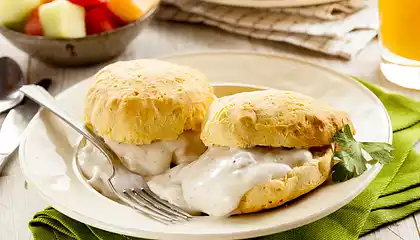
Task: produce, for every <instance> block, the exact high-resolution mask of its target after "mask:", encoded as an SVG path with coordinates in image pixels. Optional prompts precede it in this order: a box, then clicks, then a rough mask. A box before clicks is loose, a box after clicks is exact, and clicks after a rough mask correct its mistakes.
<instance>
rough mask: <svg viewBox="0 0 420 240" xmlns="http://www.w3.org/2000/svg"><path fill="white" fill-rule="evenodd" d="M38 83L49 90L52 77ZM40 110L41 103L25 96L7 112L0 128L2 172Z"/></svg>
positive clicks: (0, 168) (0, 164)
mask: <svg viewBox="0 0 420 240" xmlns="http://www.w3.org/2000/svg"><path fill="white" fill-rule="evenodd" d="M37 85H39V86H42V87H44V88H45V89H47V90H48V88H49V86H50V85H51V79H43V80H41V81H40V82H39V83H38V84H37ZM38 110H39V105H38V104H36V103H35V102H33V101H32V100H30V99H29V98H26V97H25V98H24V100H23V102H22V104H21V105H19V106H17V107H15V108H14V109H12V110H10V112H9V113H8V114H7V116H6V118H5V119H4V122H3V125H2V126H1V128H0V173H1V172H2V171H3V169H4V167H5V166H6V164H7V162H8V160H9V158H10V155H12V153H13V152H14V151H15V150H16V149H17V148H18V147H19V143H20V140H21V138H22V136H23V133H24V132H25V129H26V127H27V126H28V124H29V122H30V121H31V119H32V118H33V117H34V116H35V114H36V113H37V112H38Z"/></svg>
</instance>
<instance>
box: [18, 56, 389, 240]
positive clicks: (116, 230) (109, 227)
mask: <svg viewBox="0 0 420 240" xmlns="http://www.w3.org/2000/svg"><path fill="white" fill-rule="evenodd" d="M209 54H210V55H219V54H245V55H258V56H263V57H264V56H265V57H267V56H269V57H274V58H283V59H287V60H291V61H297V62H299V63H301V64H307V65H311V66H313V67H316V68H321V69H322V70H324V71H327V72H330V73H332V74H334V75H337V76H339V77H340V78H343V79H346V80H347V81H350V82H351V83H352V84H354V85H355V86H356V87H358V88H360V89H362V90H363V91H364V92H365V93H366V94H367V95H369V96H370V98H372V99H373V100H374V101H375V102H376V103H377V104H378V106H380V107H381V109H382V111H383V113H385V116H386V118H387V123H388V142H389V143H391V142H392V125H391V120H390V117H389V114H388V112H387V111H386V108H385V106H384V105H383V103H382V102H381V101H380V100H379V98H378V97H376V95H375V94H374V93H373V92H371V91H370V90H369V89H368V88H367V87H365V86H364V85H363V84H361V83H360V82H358V81H356V80H355V79H353V78H351V77H349V76H347V75H345V74H341V73H339V72H337V71H335V70H333V69H330V68H328V67H325V66H321V65H318V64H315V63H312V62H310V61H306V60H302V59H298V58H296V57H291V56H285V55H283V54H274V53H261V52H254V51H240V50H233V51H232V50H219V51H195V52H186V53H180V54H172V55H165V56H160V57H156V58H157V59H161V60H169V61H170V59H171V58H179V57H188V56H194V55H209ZM89 78H90V77H88V78H86V79H84V80H81V81H80V82H78V83H76V84H74V85H72V86H70V87H69V88H67V89H65V90H63V91H62V92H60V93H59V94H57V95H56V96H55V97H56V98H57V99H61V97H62V95H63V94H65V93H66V92H68V91H72V90H73V89H75V88H77V87H78V85H79V84H81V83H82V82H84V81H86V80H88V79H89ZM212 85H219V86H220V85H230V86H232V85H238V86H247V87H257V88H269V87H267V86H261V85H254V84H244V83H229V82H213V83H212ZM42 111H46V110H45V109H41V110H40V111H39V112H38V113H37V114H36V115H35V117H34V118H33V119H32V120H31V122H30V123H29V124H28V126H27V129H28V131H26V133H25V136H24V137H23V138H22V141H21V145H20V146H19V152H18V154H19V166H20V169H21V171H22V172H23V175H24V177H25V179H26V180H27V181H28V182H29V183H30V184H31V185H32V187H34V188H35V189H36V192H37V194H38V195H39V196H41V197H42V198H43V199H44V200H45V201H46V202H47V203H48V204H49V205H50V206H52V207H54V208H55V209H57V210H58V211H60V212H62V213H63V214H65V215H67V216H68V217H70V218H73V219H75V220H77V221H80V222H83V223H85V222H89V224H88V225H91V226H93V227H97V228H99V229H103V230H105V231H112V232H114V233H118V234H124V235H129V236H134V237H139V236H138V233H139V232H142V233H143V234H144V235H143V236H142V237H143V238H144V237H150V238H152V239H155V238H156V237H157V236H156V234H159V235H160V236H166V237H169V236H174V235H177V236H186V237H195V236H197V237H199V236H202V235H200V234H185V233H164V232H152V231H143V230H139V229H137V230H136V231H132V230H130V228H119V227H118V228H115V227H114V226H113V225H110V224H108V223H106V222H102V221H101V220H97V219H93V218H90V217H88V216H85V215H83V214H80V213H78V212H76V211H74V210H72V209H70V208H67V207H66V206H64V205H63V206H62V205H61V204H59V203H56V202H55V201H51V198H50V197H48V196H46V195H45V194H44V193H43V192H42V191H41V189H40V188H39V187H38V186H37V185H36V184H34V183H33V182H32V181H31V179H30V178H29V177H28V174H27V172H26V171H25V168H24V166H23V165H24V164H23V162H24V161H23V159H24V158H25V157H26V156H25V153H24V149H25V148H26V147H25V145H26V142H27V136H28V135H29V134H30V132H32V131H33V125H34V124H36V121H37V120H39V118H40V113H41V112H42ZM373 167H374V168H375V169H373V170H372V171H374V172H373V173H372V174H371V175H370V176H369V178H367V180H366V181H365V182H366V184H365V185H366V186H363V187H362V188H360V189H358V190H357V191H354V192H353V194H350V195H351V196H349V197H348V198H346V199H343V201H342V202H341V203H340V204H337V205H335V206H334V207H333V208H328V209H324V211H321V212H318V213H317V214H313V215H311V216H308V217H307V218H305V220H302V221H301V222H297V223H296V222H295V223H294V224H293V225H286V227H284V225H283V227H282V228H283V230H282V231H281V232H283V231H287V230H290V229H294V228H298V227H301V226H303V225H306V224H309V223H312V222H314V221H317V220H319V219H321V218H323V217H326V216H328V215H329V214H331V213H333V212H335V211H337V210H338V209H340V208H342V207H343V206H344V205H346V204H347V203H349V202H350V201H351V200H353V199H354V198H355V197H357V196H358V195H359V194H360V193H361V192H362V191H363V190H365V189H366V187H367V186H368V185H369V184H370V183H371V182H372V181H373V179H374V178H375V177H376V176H377V174H378V173H379V171H380V170H381V168H382V165H380V164H379V163H377V164H375V165H373ZM57 206H58V207H57ZM85 224H86V223H85ZM277 229H278V226H273V227H270V228H264V229H257V230H249V231H242V232H240V233H235V235H236V236H238V237H240V238H242V237H243V238H249V237H258V236H265V235H270V234H274V233H279V232H278V230H277ZM228 236H231V235H229V234H225V233H216V234H206V236H205V238H206V239H210V238H211V239H212V238H226V237H228ZM235 239H236V238H235Z"/></svg>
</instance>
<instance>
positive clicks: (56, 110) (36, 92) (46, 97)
mask: <svg viewBox="0 0 420 240" xmlns="http://www.w3.org/2000/svg"><path fill="white" fill-rule="evenodd" d="M19 91H21V92H22V93H24V94H25V95H26V96H27V97H28V98H30V99H32V100H33V101H34V102H36V103H38V104H39V105H41V106H43V107H44V108H46V109H48V110H50V111H51V112H52V113H53V114H55V115H56V116H57V117H59V118H61V119H62V120H63V121H64V122H66V123H67V124H68V125H69V126H70V127H72V128H73V129H74V130H76V131H77V132H79V133H80V134H82V135H83V136H84V137H85V138H86V139H87V140H88V141H90V142H91V143H92V144H93V145H94V146H96V147H97V148H98V149H99V150H100V151H101V152H102V153H104V154H105V156H114V155H115V153H114V152H113V151H112V150H110V149H109V147H108V145H106V144H105V142H104V141H103V140H102V139H100V138H99V137H97V136H96V135H95V134H94V133H93V132H92V131H91V130H90V129H88V128H86V126H85V125H84V124H83V123H82V122H80V121H78V120H75V119H74V118H72V117H70V115H69V114H68V113H67V112H66V111H64V110H63V109H62V108H61V107H60V106H59V105H58V103H57V100H55V99H54V97H53V96H51V95H50V94H49V93H48V92H47V91H46V90H45V89H44V88H42V87H40V86H37V85H24V86H22V87H21V88H20V90H19ZM116 159H117V158H116ZM108 161H111V159H108ZM111 163H112V161H111Z"/></svg>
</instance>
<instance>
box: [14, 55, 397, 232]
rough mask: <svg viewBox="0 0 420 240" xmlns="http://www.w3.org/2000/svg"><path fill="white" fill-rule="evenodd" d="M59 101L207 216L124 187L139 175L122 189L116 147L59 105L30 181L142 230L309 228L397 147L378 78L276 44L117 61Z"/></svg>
mask: <svg viewBox="0 0 420 240" xmlns="http://www.w3.org/2000/svg"><path fill="white" fill-rule="evenodd" d="M255 83H257V85H254V84H255ZM349 96H351V97H349ZM56 101H57V103H58V105H59V106H60V107H61V108H62V109H64V110H65V111H66V112H67V114H68V116H71V117H72V118H73V119H75V120H78V121H80V122H81V123H82V122H84V124H86V128H88V129H91V130H92V132H94V133H95V134H97V135H98V136H101V139H103V142H104V143H106V144H107V146H109V148H110V149H112V150H113V151H114V152H115V153H116V154H117V155H118V157H119V159H120V160H121V162H118V163H117V162H114V165H116V166H117V172H119V170H118V169H119V168H124V169H125V170H124V171H130V174H135V175H140V176H143V177H144V179H145V180H146V181H147V182H148V184H147V185H148V187H149V188H150V189H151V191H152V192H153V193H154V194H156V195H158V197H160V198H162V199H164V200H167V201H168V202H169V203H170V204H174V205H176V206H177V207H179V208H181V209H180V210H181V211H182V210H183V211H185V212H186V213H187V214H190V215H192V216H194V217H192V218H191V219H190V218H188V221H174V222H171V223H168V222H162V221H159V220H156V219H155V218H153V216H152V217H150V216H149V215H147V214H143V213H142V212H141V211H140V212H139V211H137V210H134V209H133V208H131V207H129V206H128V205H127V204H124V201H121V200H122V199H121V198H120V197H119V195H118V194H117V195H115V192H114V190H115V189H117V190H118V185H127V184H128V185H130V184H131V185H133V182H130V181H131V180H130V179H127V178H126V179H124V181H122V180H121V179H122V178H121V179H119V180H117V181H115V179H114V180H113V181H111V184H113V185H115V186H116V187H115V189H114V190H113V189H112V188H111V187H110V186H111V185H109V184H107V180H108V178H109V177H110V165H109V162H108V161H107V160H106V158H105V156H104V155H102V154H101V152H99V150H98V149H97V148H95V147H93V145H92V144H90V143H89V142H86V141H82V143H81V142H80V141H81V136H80V135H79V134H78V133H77V132H76V131H74V130H73V129H72V128H71V127H70V126H68V125H67V124H66V123H65V122H63V121H61V120H60V119H59V118H57V117H56V116H54V115H53V114H52V113H51V112H49V111H48V110H46V109H44V110H42V111H40V112H39V113H38V115H37V116H36V117H35V118H34V120H33V121H32V122H31V123H30V125H29V127H28V132H27V136H26V138H25V140H24V141H23V142H22V144H21V147H20V150H19V155H20V165H21V168H22V170H23V172H24V175H25V176H26V178H27V180H28V182H29V183H30V184H31V185H32V186H34V187H35V188H36V189H37V191H38V192H39V194H40V195H41V196H42V197H43V198H45V200H46V201H47V202H48V203H49V204H51V206H52V207H54V208H55V209H57V210H58V211H60V212H62V213H63V214H65V215H67V216H69V217H70V218H72V219H75V220H77V221H80V222H82V223H84V224H87V225H90V226H93V227H96V228H99V229H102V230H106V231H109V232H114V233H119V234H124V235H128V236H134V237H140V238H149V239H232V238H234V239H241V238H250V237H257V236H263V235H268V234H273V233H277V232H282V231H286V230H289V229H293V228H297V227H299V226H302V225H305V224H308V223H311V222H313V221H316V220H318V219H320V218H322V217H325V216H327V215H328V214H331V213H332V212H334V211H336V210H338V209H339V208H341V207H343V206H344V205H345V204H347V203H349V202H350V201H351V200H352V199H353V198H355V197H356V196H357V195H358V194H360V193H361V192H362V191H363V190H364V189H365V188H366V187H367V186H368V185H369V183H370V182H371V181H372V180H373V179H374V178H375V176H376V175H377V174H378V173H379V171H380V170H381V168H382V164H384V163H386V162H387V161H389V159H388V158H389V157H390V155H389V154H390V153H389V150H391V149H392V147H391V146H390V145H389V143H391V142H392V128H391V124H390V119H389V116H388V114H387V112H386V110H385V108H384V106H383V105H382V103H381V102H380V101H379V99H378V98H377V97H376V96H375V95H374V94H373V93H372V92H370V91H369V90H368V89H367V88H366V87H364V86H363V85H362V84H360V83H359V82H357V81H355V80H354V79H352V78H349V77H347V76H344V75H341V74H339V73H336V72H334V71H332V70H329V69H326V68H323V67H320V66H317V65H314V64H311V63H308V62H304V61H300V60H297V59H293V58H287V57H282V56H276V55H268V54H255V53H243V52H213V53H196V54H186V55H176V56H170V57H164V58H161V59H160V60H153V59H140V60H133V61H125V62H117V63H114V64H111V65H109V66H107V67H105V68H103V69H102V70H100V71H99V72H98V73H97V74H96V75H95V76H93V77H91V78H89V79H86V80H84V81H81V82H80V83H78V84H76V85H74V86H72V87H71V88H69V89H67V90H66V91H64V92H62V93H61V94H59V95H58V96H57V97H56ZM353 134H355V135H354V138H353ZM355 139H356V140H357V141H356V140H355ZM355 146H359V147H358V148H357V147H355ZM360 146H362V148H363V150H364V151H363V155H362V151H361V150H360V149H361V148H360ZM369 146H370V148H369ZM372 146H380V150H377V149H375V150H372V149H373V148H375V147H373V148H372ZM350 148H355V149H356V151H349V149H350ZM352 154H353V155H352ZM378 154H381V156H382V159H380V158H378V157H377V156H378ZM333 155H334V157H333ZM349 155H351V157H349ZM369 155H371V156H375V159H374V160H376V161H374V162H372V161H370V159H371V158H370V157H369ZM356 158H357V159H359V160H360V159H362V160H360V161H359V160H354V159H356ZM124 171H122V172H124ZM119 173H121V172H119Z"/></svg>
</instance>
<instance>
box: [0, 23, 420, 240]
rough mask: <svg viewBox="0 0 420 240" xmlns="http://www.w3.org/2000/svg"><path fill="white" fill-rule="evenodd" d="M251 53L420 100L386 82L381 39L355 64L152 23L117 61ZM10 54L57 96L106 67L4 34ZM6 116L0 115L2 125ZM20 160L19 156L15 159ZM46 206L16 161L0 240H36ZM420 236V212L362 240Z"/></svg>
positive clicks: (1, 206) (3, 197)
mask: <svg viewBox="0 0 420 240" xmlns="http://www.w3.org/2000/svg"><path fill="white" fill-rule="evenodd" d="M223 49H236V50H250V51H258V52H267V53H277V54H285V55H289V56H294V57H297V58H301V59H305V60H309V61H312V62H316V63H318V64H322V65H325V66H327V67H329V68H332V69H335V70H336V71H339V72H341V73H345V74H352V75H355V76H358V77H361V78H363V79H365V80H367V81H370V82H373V83H376V84H379V85H381V86H384V87H386V88H389V89H392V90H395V91H399V92H401V93H404V94H407V95H409V96H412V97H415V98H418V99H420V92H419V91H417V92H416V91H411V90H406V89H402V88H399V87H397V86H395V85H393V84H391V83H389V82H387V81H386V80H385V79H383V77H382V76H381V74H380V71H379V68H378V67H379V62H380V47H379V44H378V43H377V41H373V42H372V43H370V44H369V46H368V47H367V48H366V49H365V50H364V51H363V52H362V53H360V54H359V55H358V56H357V57H356V58H355V59H353V60H351V61H344V60H341V59H337V58H333V57H328V56H325V55H322V54H319V53H315V52H311V51H308V50H305V49H301V48H297V47H294V46H292V45H289V44H282V43H274V42H268V41H261V40H255V39H250V38H247V37H241V36H236V35H232V34H230V33H226V32H223V31H221V30H217V29H213V28H210V27H203V26H196V25H189V24H180V23H169V22H159V21H155V22H153V23H152V24H151V25H150V27H149V28H148V29H147V30H145V31H144V32H143V33H142V34H141V35H140V36H139V37H138V38H137V39H136V40H135V41H134V42H133V43H132V44H131V45H130V46H129V47H128V49H127V51H126V52H125V53H124V54H123V55H122V56H120V57H119V59H126V60H128V59H135V58H146V57H148V58H150V57H157V56H162V55H169V54H177V53H184V52H197V51H203V50H204V51H206V50H223ZM3 55H6V56H9V57H12V58H14V59H15V60H16V61H18V62H19V64H20V66H21V67H22V69H24V71H25V75H26V79H27V81H28V82H30V83H33V82H36V81H39V80H40V79H41V78H44V77H49V78H51V79H52V80H53V81H54V82H53V85H52V87H51V89H50V91H51V92H52V93H53V94H57V93H59V92H60V91H62V90H64V89H66V88H67V87H69V86H71V85H73V84H75V83H77V82H78V81H81V80H83V79H85V78H87V77H89V76H91V75H93V74H94V73H95V72H96V71H98V70H99V69H100V68H102V67H103V66H104V65H105V64H106V63H105V64H101V65H96V66H92V67H87V68H71V69H65V68H57V67H52V66H49V65H46V64H44V63H42V62H39V61H37V60H35V59H33V58H30V57H29V56H28V55H26V54H25V53H23V52H21V51H20V50H18V49H16V48H15V47H13V46H12V45H10V44H9V43H8V42H7V41H6V40H5V39H4V38H3V37H2V36H0V56H3ZM3 118H4V116H0V123H1V122H2V120H3ZM15 158H16V157H15ZM46 206H47V203H46V202H45V201H43V200H42V199H41V198H40V197H38V196H37V194H36V193H35V191H34V190H33V189H32V188H31V186H28V185H27V184H26V182H25V180H24V177H23V175H22V172H21V171H20V168H19V165H18V163H17V159H13V160H12V162H11V163H10V164H9V166H8V167H7V168H6V170H5V172H3V173H2V174H1V175H0V239H1V240H14V239H16V240H24V239H32V237H31V234H30V232H29V230H28V227H27V225H28V221H29V220H30V219H31V217H32V216H33V214H34V213H35V212H37V211H39V210H42V209H43V208H44V207H46ZM419 232H420V213H417V214H416V215H412V216H409V217H407V218H405V219H403V220H401V221H398V222H396V223H394V224H391V225H389V226H385V227H382V228H381V229H379V230H377V231H375V232H373V233H371V234H369V235H367V236H365V237H363V238H362V239H364V240H373V239H384V240H393V239H396V240H401V239H406V240H417V239H420V237H419V235H420V234H419Z"/></svg>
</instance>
